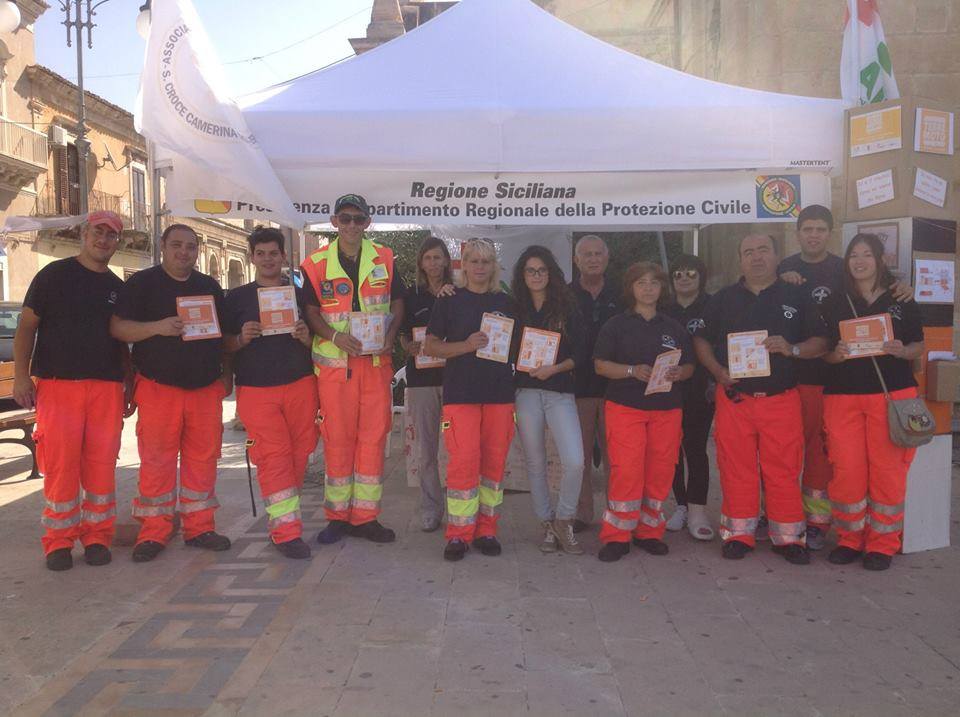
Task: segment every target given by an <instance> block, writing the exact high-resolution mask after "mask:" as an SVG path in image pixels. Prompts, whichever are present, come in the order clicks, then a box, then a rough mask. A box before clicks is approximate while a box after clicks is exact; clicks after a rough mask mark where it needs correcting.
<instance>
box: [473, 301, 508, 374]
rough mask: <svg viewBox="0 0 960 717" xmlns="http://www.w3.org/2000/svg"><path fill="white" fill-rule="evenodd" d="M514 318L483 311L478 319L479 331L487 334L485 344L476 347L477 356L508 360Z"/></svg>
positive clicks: (503, 361)
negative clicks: (478, 347)
mask: <svg viewBox="0 0 960 717" xmlns="http://www.w3.org/2000/svg"><path fill="white" fill-rule="evenodd" d="M513 324H514V320H513V319H511V318H509V317H507V316H501V315H500V314H491V313H489V312H484V314H483V316H482V317H481V319H480V331H482V332H483V333H485V334H486V335H487V345H486V346H485V347H484V348H482V349H477V358H482V359H487V360H488V361H496V362H498V363H508V362H509V361H510V342H511V341H512V340H513Z"/></svg>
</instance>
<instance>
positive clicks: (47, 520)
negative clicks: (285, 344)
mask: <svg viewBox="0 0 960 717" xmlns="http://www.w3.org/2000/svg"><path fill="white" fill-rule="evenodd" d="M122 429H123V384H121V383H119V382H117V381H99V380H94V379H84V380H80V381H67V380H63V379H56V378H41V379H39V380H38V381H37V430H36V431H35V432H34V434H33V437H34V440H35V441H36V444H37V464H38V466H39V468H40V471H41V473H43V495H44V498H46V505H45V506H44V509H43V516H42V518H41V519H40V522H41V523H42V524H43V525H44V526H45V527H46V529H47V530H46V534H45V535H44V536H43V538H42V539H41V542H42V544H43V552H44V553H51V552H53V551H54V550H59V549H60V548H72V547H73V543H74V541H76V540H79V541H80V542H81V543H82V544H83V546H84V547H86V546H88V545H93V544H95V543H99V544H100V545H105V546H107V547H109V546H110V542H111V541H112V540H113V530H114V523H116V520H117V517H116V516H117V504H116V501H117V494H116V482H115V478H114V470H115V469H116V467H117V455H118V454H119V452H120V432H121V430H122ZM81 488H82V489H83V498H82V500H81V497H80V489H81Z"/></svg>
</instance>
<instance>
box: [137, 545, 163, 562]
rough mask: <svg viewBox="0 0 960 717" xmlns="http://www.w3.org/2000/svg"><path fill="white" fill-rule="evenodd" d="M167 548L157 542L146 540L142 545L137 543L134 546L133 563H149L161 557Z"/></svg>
mask: <svg viewBox="0 0 960 717" xmlns="http://www.w3.org/2000/svg"><path fill="white" fill-rule="evenodd" d="M165 547H167V546H166V545H164V544H163V543H158V542H157V541H155V540H144V541H143V542H142V543H137V544H136V545H134V546H133V562H135V563H149V562H150V561H151V560H153V559H154V558H155V557H157V556H158V555H160V553H162V552H163V549H164V548H165Z"/></svg>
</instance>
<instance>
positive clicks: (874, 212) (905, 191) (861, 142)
mask: <svg viewBox="0 0 960 717" xmlns="http://www.w3.org/2000/svg"><path fill="white" fill-rule="evenodd" d="M918 107H919V108H922V109H924V110H932V111H934V112H940V113H943V112H952V113H953V135H952V143H953V146H954V154H952V155H950V154H937V153H935V152H932V151H917V150H915V148H914V147H915V140H916V139H917V138H916V124H917V123H916V119H917V108H918ZM895 108H900V111H899V123H897V122H896V121H895V116H896V112H895ZM884 111H886V114H881V113H884ZM891 113H892V114H891ZM865 116H869V120H870V121H869V123H868V122H867V119H865V118H864V117H865ZM958 116H960V108H958V107H956V106H954V105H950V104H948V103H944V102H936V101H934V100H926V99H921V98H910V97H905V98H903V97H902V98H900V99H897V100H887V101H886V102H878V103H876V104H872V105H864V106H862V107H854V108H851V109H849V110H847V111H846V112H845V113H844V126H843V136H844V141H843V145H844V160H843V163H844V175H845V179H846V186H845V191H844V216H845V218H846V221H849V222H858V221H870V220H874V219H888V218H893V217H907V216H920V217H926V218H929V219H953V218H955V217H956V214H957V208H958V206H960V196H958V194H960V192H958V190H960V185H958V182H957V179H958V176H957V174H958V169H957V165H958V153H957V149H956V146H957V141H958V132H957V121H958V120H957V117H958ZM858 118H861V119H859V120H858ZM852 123H853V124H852ZM868 124H869V127H868V126H867V125H868ZM897 124H899V144H900V147H899V148H895V149H880V148H884V147H891V146H893V147H895V146H896V144H897V139H896V134H897V132H896V127H897ZM865 133H866V134H865ZM922 137H923V132H921V138H922ZM948 137H949V132H948ZM921 144H922V145H923V146H927V147H928V148H929V145H928V140H922V141H921ZM857 147H859V149H856V148H857ZM852 148H853V149H854V152H869V153H866V154H858V156H855V157H852V156H851V150H852ZM874 149H880V151H871V150H874ZM918 169H920V170H922V171H924V172H928V173H930V174H932V175H935V176H936V177H937V178H939V179H941V180H944V181H946V183H947V186H946V196H945V200H944V205H943V206H942V207H939V206H937V205H936V204H933V203H931V202H928V201H925V200H923V199H920V198H919V197H917V196H914V188H915V182H916V179H917V170H918ZM886 171H891V172H892V173H893V194H894V196H893V199H891V200H889V201H884V202H881V203H879V204H874V205H872V206H869V207H864V208H862V209H861V208H860V206H859V203H858V200H857V180H863V179H864V178H867V177H872V176H874V175H878V174H880V173H883V172H886Z"/></svg>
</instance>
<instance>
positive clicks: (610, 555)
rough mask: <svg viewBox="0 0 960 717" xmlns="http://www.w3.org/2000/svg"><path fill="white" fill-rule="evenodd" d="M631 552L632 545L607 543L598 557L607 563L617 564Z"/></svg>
mask: <svg viewBox="0 0 960 717" xmlns="http://www.w3.org/2000/svg"><path fill="white" fill-rule="evenodd" d="M629 552H630V543H607V544H605V545H604V546H603V547H602V548H600V552H599V553H597V557H598V558H600V560H602V561H603V562H605V563H615V562H617V561H618V560H619V559H620V558H622V557H623V556H624V555H626V554H627V553H629Z"/></svg>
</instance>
